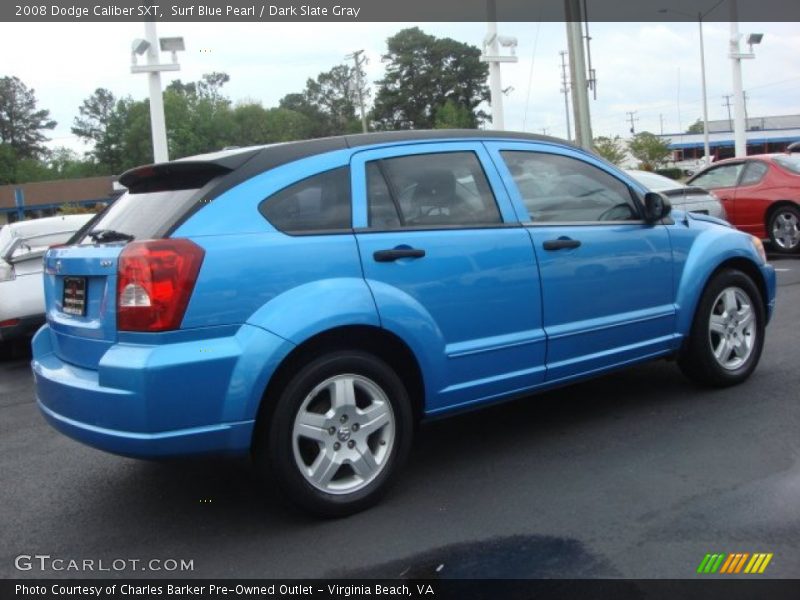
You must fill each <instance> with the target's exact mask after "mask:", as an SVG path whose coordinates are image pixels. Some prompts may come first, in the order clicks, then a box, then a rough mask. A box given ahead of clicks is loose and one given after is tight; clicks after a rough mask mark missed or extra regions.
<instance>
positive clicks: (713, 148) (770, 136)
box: [658, 115, 800, 165]
mask: <svg viewBox="0 0 800 600" xmlns="http://www.w3.org/2000/svg"><path fill="white" fill-rule="evenodd" d="M658 137H660V138H661V139H663V140H667V141H669V147H670V149H671V150H672V152H673V161H674V162H675V163H676V164H681V165H689V164H691V163H692V162H696V163H697V164H700V162H701V161H702V158H703V155H704V142H703V133H702V132H700V133H668V134H667V133H665V134H662V135H660V136H658ZM746 139H747V154H766V153H770V152H783V151H784V150H786V146H788V145H789V144H791V143H792V142H797V141H800V115H782V116H775V117H749V118H748V119H747V135H746ZM708 143H709V150H710V152H711V156H713V159H714V160H715V161H716V160H721V159H723V158H732V157H733V156H735V151H734V139H733V122H732V121H731V120H729V119H722V120H719V121H709V122H708Z"/></svg>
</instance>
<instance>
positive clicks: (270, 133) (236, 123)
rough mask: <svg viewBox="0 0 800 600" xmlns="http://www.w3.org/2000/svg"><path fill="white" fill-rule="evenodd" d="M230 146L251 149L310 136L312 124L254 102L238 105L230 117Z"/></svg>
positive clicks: (292, 113) (290, 112) (293, 113)
mask: <svg viewBox="0 0 800 600" xmlns="http://www.w3.org/2000/svg"><path fill="white" fill-rule="evenodd" d="M232 123H233V125H232V130H231V134H232V137H231V145H236V146H254V145H258V144H271V143H274V142H286V141H291V140H302V139H307V138H309V137H311V133H312V130H313V128H314V124H313V123H312V122H311V120H310V119H309V118H308V117H307V116H305V115H304V114H302V113H299V112H297V111H295V110H290V109H288V108H270V109H265V108H264V107H263V106H262V105H261V104H259V103H257V102H252V101H250V102H247V103H243V104H239V105H237V106H236V107H235V108H234V109H233V114H232Z"/></svg>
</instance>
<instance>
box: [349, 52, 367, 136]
mask: <svg viewBox="0 0 800 600" xmlns="http://www.w3.org/2000/svg"><path fill="white" fill-rule="evenodd" d="M363 54H364V51H363V50H356V51H355V52H353V53H352V54H348V55H347V56H345V58H352V59H353V64H354V69H355V71H354V74H355V78H356V94H358V107H359V110H360V111H361V131H363V132H364V133H367V114H366V111H365V109H364V84H363V83H362V81H361V66H362V65H364V64H365V63H366V62H367V57H366V56H362V55H363Z"/></svg>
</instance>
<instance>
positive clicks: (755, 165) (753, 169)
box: [739, 160, 769, 185]
mask: <svg viewBox="0 0 800 600" xmlns="http://www.w3.org/2000/svg"><path fill="white" fill-rule="evenodd" d="M768 169H769V167H768V166H767V165H765V164H764V163H763V162H761V161H759V160H754V161H751V162H748V163H747V165H746V166H745V168H744V174H743V175H742V181H741V182H740V183H739V185H755V184H757V183H758V182H759V181H761V180H762V179H763V178H764V175H766V174H767V170H768Z"/></svg>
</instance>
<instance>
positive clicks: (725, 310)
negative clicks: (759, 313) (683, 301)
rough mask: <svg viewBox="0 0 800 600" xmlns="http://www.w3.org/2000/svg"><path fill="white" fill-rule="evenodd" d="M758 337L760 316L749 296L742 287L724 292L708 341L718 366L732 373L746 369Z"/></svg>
mask: <svg viewBox="0 0 800 600" xmlns="http://www.w3.org/2000/svg"><path fill="white" fill-rule="evenodd" d="M756 335H757V330H756V315H755V311H754V309H753V305H752V300H751V299H750V297H749V296H748V295H747V293H746V292H745V291H744V290H742V289H741V288H738V287H729V288H726V289H724V290H723V291H722V292H720V294H719V296H717V298H716V300H715V301H714V305H713V307H712V309H711V316H710V318H709V323H708V340H709V344H710V345H711V351H712V353H713V355H714V358H715V360H716V361H717V363H718V364H719V365H720V366H721V367H723V368H724V369H727V370H730V371H733V370H736V369H739V368H740V367H742V365H744V364H745V363H746V362H747V360H748V359H749V358H750V355H751V354H752V353H753V348H754V347H755V341H756Z"/></svg>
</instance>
